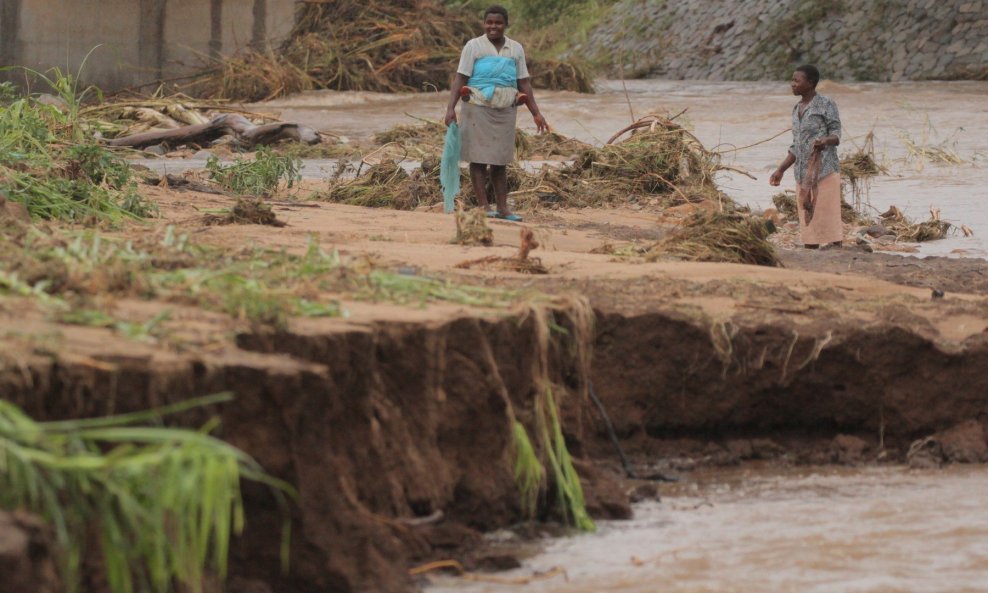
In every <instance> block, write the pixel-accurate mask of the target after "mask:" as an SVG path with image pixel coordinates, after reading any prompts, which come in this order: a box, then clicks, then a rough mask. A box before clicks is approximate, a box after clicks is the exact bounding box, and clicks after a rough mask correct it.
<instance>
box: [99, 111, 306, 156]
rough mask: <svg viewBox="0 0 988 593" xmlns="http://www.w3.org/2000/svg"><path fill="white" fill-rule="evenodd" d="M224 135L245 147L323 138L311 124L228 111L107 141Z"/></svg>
mask: <svg viewBox="0 0 988 593" xmlns="http://www.w3.org/2000/svg"><path fill="white" fill-rule="evenodd" d="M223 136H234V137H235V138H236V140H237V142H238V143H239V144H240V145H242V146H244V147H245V148H253V147H255V146H258V145H268V144H274V143H275V142H278V141H279V140H294V141H295V142H302V143H304V144H317V143H319V141H320V140H319V132H317V131H316V130H314V129H313V128H310V127H308V126H303V125H301V124H296V123H288V122H279V123H272V124H264V125H260V126H258V125H255V124H253V123H251V122H250V120H248V119H247V118H246V117H244V116H242V115H239V114H236V113H225V114H223V115H219V116H217V117H214V118H213V119H212V120H210V121H209V122H208V123H204V124H196V125H191V126H183V127H180V128H176V129H174V130H156V131H153V132H144V133H141V134H134V135H133V136H125V137H123V138H114V139H113V140H110V141H109V142H108V144H109V145H110V146H125V147H130V148H146V147H148V146H154V145H156V144H165V145H168V146H170V147H176V146H181V145H182V144H199V145H206V144H209V143H210V142H212V141H214V140H217V139H218V138H222V137H223Z"/></svg>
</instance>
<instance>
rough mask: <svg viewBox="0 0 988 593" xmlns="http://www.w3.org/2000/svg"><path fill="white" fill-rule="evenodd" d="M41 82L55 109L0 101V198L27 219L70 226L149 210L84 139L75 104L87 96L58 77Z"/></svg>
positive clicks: (127, 177) (123, 172)
mask: <svg viewBox="0 0 988 593" xmlns="http://www.w3.org/2000/svg"><path fill="white" fill-rule="evenodd" d="M29 72H32V73H33V74H35V75H37V76H40V77H42V78H43V79H44V80H45V81H47V83H48V85H49V86H50V87H51V88H52V89H53V90H54V91H55V92H57V93H58V95H59V97H60V99H61V100H62V103H63V108H62V109H59V108H57V107H55V106H53V105H47V104H43V103H40V102H38V101H37V100H35V98H33V97H20V98H12V97H10V96H7V94H5V95H4V100H3V101H0V191H2V192H3V193H4V194H5V195H6V196H7V197H8V198H9V199H11V200H14V201H17V202H21V203H22V204H24V205H25V206H26V207H27V209H28V212H30V213H31V215H32V216H36V217H39V218H57V219H63V220H72V221H83V220H86V221H93V220H94V221H103V220H109V221H115V220H118V219H119V218H121V217H124V216H131V217H143V216H148V215H150V214H153V213H154V208H153V207H152V206H151V205H149V204H148V203H146V202H145V201H144V200H143V199H142V198H141V197H140V196H139V194H138V193H137V189H136V185H135V184H134V183H133V182H132V181H131V173H130V168H129V166H128V165H127V164H126V163H125V162H124V161H123V160H122V159H120V158H119V157H117V156H116V155H114V154H112V153H111V152H109V151H108V150H106V149H105V148H103V147H101V146H99V145H97V144H95V143H93V142H92V141H91V140H88V139H86V137H85V133H84V129H83V126H82V124H81V121H80V119H79V115H78V114H79V104H80V102H81V101H82V99H83V97H84V96H85V95H86V94H87V93H88V92H90V89H86V90H84V91H82V92H81V93H80V92H78V89H77V83H76V81H75V80H74V79H73V78H72V77H71V76H68V75H62V74H61V73H60V72H59V71H58V70H52V71H50V73H51V76H50V77H49V76H45V75H43V74H40V73H37V72H34V71H29Z"/></svg>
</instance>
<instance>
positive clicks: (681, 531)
mask: <svg viewBox="0 0 988 593" xmlns="http://www.w3.org/2000/svg"><path fill="white" fill-rule="evenodd" d="M985 492H988V470H986V469H985V468H984V467H981V466H978V467H970V466H968V467H954V468H950V469H947V470H942V471H932V472H931V471H915V470H908V469H904V468H868V469H832V468H822V469H814V470H809V469H803V470H789V471H780V470H772V471H752V470H749V471H737V472H723V471H720V472H715V473H711V474H701V475H694V476H692V477H690V478H689V480H688V481H686V482H684V483H682V484H677V485H675V486H673V487H668V486H667V487H665V488H664V489H663V496H664V497H663V501H662V502H661V503H647V504H641V505H638V506H637V507H636V508H635V519H634V520H632V521H622V522H604V523H601V524H600V525H599V531H598V532H597V533H595V534H589V535H578V536H573V537H568V538H562V539H557V540H554V541H552V542H551V543H550V544H548V545H547V547H546V548H545V549H544V551H543V552H542V553H541V554H539V555H537V556H535V557H534V558H531V559H529V560H527V561H526V562H525V563H524V566H523V567H522V568H520V569H517V570H514V571H511V572H508V573H503V574H499V575H498V576H499V577H504V578H523V577H530V576H532V575H533V574H538V573H540V572H542V573H544V572H546V571H550V570H552V569H554V568H556V567H558V568H561V569H563V570H565V573H566V577H564V576H562V575H560V576H556V577H554V578H552V579H547V580H544V581H533V582H531V583H529V584H527V585H524V586H523V587H520V588H517V589H516V588H514V587H507V586H505V585H502V584H491V583H476V582H464V581H462V580H460V579H453V578H450V577H436V578H433V579H432V582H433V583H434V584H433V585H432V586H430V587H429V588H428V589H427V591H428V592H429V593H446V592H453V591H457V592H462V593H497V592H500V591H508V590H519V591H530V592H533V593H534V592H538V593H592V592H604V591H610V592H615V593H653V592H663V593H938V592H942V593H975V592H983V591H986V590H988V508H986V504H985V498H984V493H985ZM567 578H568V580H567Z"/></svg>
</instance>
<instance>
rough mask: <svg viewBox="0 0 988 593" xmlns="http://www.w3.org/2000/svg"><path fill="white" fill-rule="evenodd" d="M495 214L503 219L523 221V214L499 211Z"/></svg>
mask: <svg viewBox="0 0 988 593" xmlns="http://www.w3.org/2000/svg"><path fill="white" fill-rule="evenodd" d="M495 216H496V217H497V218H500V219H501V220H507V221H509V222H521V216H518V215H517V214H501V213H500V212H498V213H496V215H495Z"/></svg>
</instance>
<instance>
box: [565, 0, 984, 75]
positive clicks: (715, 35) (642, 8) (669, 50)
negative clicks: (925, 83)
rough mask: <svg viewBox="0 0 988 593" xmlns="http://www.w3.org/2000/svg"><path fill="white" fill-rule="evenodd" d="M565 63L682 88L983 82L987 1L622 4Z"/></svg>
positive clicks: (636, 0) (661, 0) (678, 0)
mask: <svg viewBox="0 0 988 593" xmlns="http://www.w3.org/2000/svg"><path fill="white" fill-rule="evenodd" d="M570 55H577V56H580V57H583V58H586V59H589V60H591V61H593V62H596V63H598V64H603V65H607V66H610V68H611V69H610V72H611V74H618V73H619V72H620V70H621V69H620V68H619V66H620V65H621V64H622V63H623V65H624V72H625V75H629V73H634V74H636V75H639V76H642V75H644V76H662V77H668V78H683V79H715V80H757V79H779V78H788V77H789V76H790V74H791V73H792V68H793V67H794V66H796V65H798V64H801V63H808V62H809V63H815V64H817V65H818V66H819V67H820V70H821V73H822V74H823V76H824V77H826V78H831V79H850V80H879V81H888V80H893V81H894V80H922V79H951V78H974V79H988V0H621V1H620V2H618V3H617V4H616V5H614V6H613V7H612V8H611V10H610V11H609V14H608V17H607V18H606V19H605V20H604V21H603V22H601V23H600V24H599V25H598V26H597V27H596V28H595V30H594V31H593V32H592V33H591V34H590V35H589V37H588V38H587V40H586V41H585V42H583V43H581V44H578V45H576V46H575V47H574V48H573V49H572V50H571V52H570Z"/></svg>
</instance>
